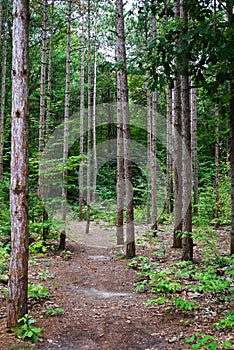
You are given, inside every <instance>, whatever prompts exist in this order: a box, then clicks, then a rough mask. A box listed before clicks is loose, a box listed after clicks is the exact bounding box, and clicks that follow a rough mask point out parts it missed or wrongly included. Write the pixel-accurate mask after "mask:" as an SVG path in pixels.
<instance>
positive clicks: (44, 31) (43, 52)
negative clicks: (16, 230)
mask: <svg viewBox="0 0 234 350" xmlns="http://www.w3.org/2000/svg"><path fill="white" fill-rule="evenodd" d="M46 26H47V0H43V3H42V33H41V81H40V123H39V157H41V155H42V153H43V151H44V146H45V86H46V51H47V49H46V37H47V29H46ZM40 163H41V162H40ZM42 177H43V171H42V169H41V166H40V165H39V178H38V196H39V197H42V193H43V188H42V187H43V186H42V183H43V180H42Z"/></svg>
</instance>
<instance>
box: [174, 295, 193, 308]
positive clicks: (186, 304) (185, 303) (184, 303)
mask: <svg viewBox="0 0 234 350" xmlns="http://www.w3.org/2000/svg"><path fill="white" fill-rule="evenodd" d="M172 302H173V304H174V305H175V306H176V307H177V308H179V309H181V310H184V311H192V310H197V309H199V306H198V305H196V302H195V301H194V300H186V299H184V298H182V297H174V298H173V299H172Z"/></svg>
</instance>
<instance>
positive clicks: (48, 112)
mask: <svg viewBox="0 0 234 350" xmlns="http://www.w3.org/2000/svg"><path fill="white" fill-rule="evenodd" d="M50 6H51V17H50V42H49V61H48V73H47V109H46V140H48V138H49V134H50V113H51V78H52V77H51V73H52V58H53V35H54V0H52V1H51V5H50Z"/></svg>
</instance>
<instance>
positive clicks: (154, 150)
mask: <svg viewBox="0 0 234 350" xmlns="http://www.w3.org/2000/svg"><path fill="white" fill-rule="evenodd" d="M154 5H155V4H154ZM155 39H156V16H155V13H153V17H152V40H155ZM151 134H152V141H151V144H152V165H151V188H152V224H153V226H152V229H153V232H154V236H155V235H156V230H157V229H158V218H157V216H158V210H157V162H156V157H157V91H156V89H154V90H153V92H152V133H151Z"/></svg>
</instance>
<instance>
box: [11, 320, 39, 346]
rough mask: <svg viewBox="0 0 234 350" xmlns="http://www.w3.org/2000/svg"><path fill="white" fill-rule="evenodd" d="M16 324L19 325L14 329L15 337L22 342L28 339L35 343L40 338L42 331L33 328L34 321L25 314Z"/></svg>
mask: <svg viewBox="0 0 234 350" xmlns="http://www.w3.org/2000/svg"><path fill="white" fill-rule="evenodd" d="M18 322H19V324H20V325H19V326H18V327H16V331H17V336H18V337H19V338H20V339H22V340H26V339H29V340H31V341H32V342H33V343H37V342H38V340H39V337H41V334H42V329H41V328H38V327H35V326H34V323H35V322H36V320H34V319H33V318H32V317H31V316H29V315H28V314H26V315H25V316H24V317H22V318H21V319H19V321H18Z"/></svg>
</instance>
